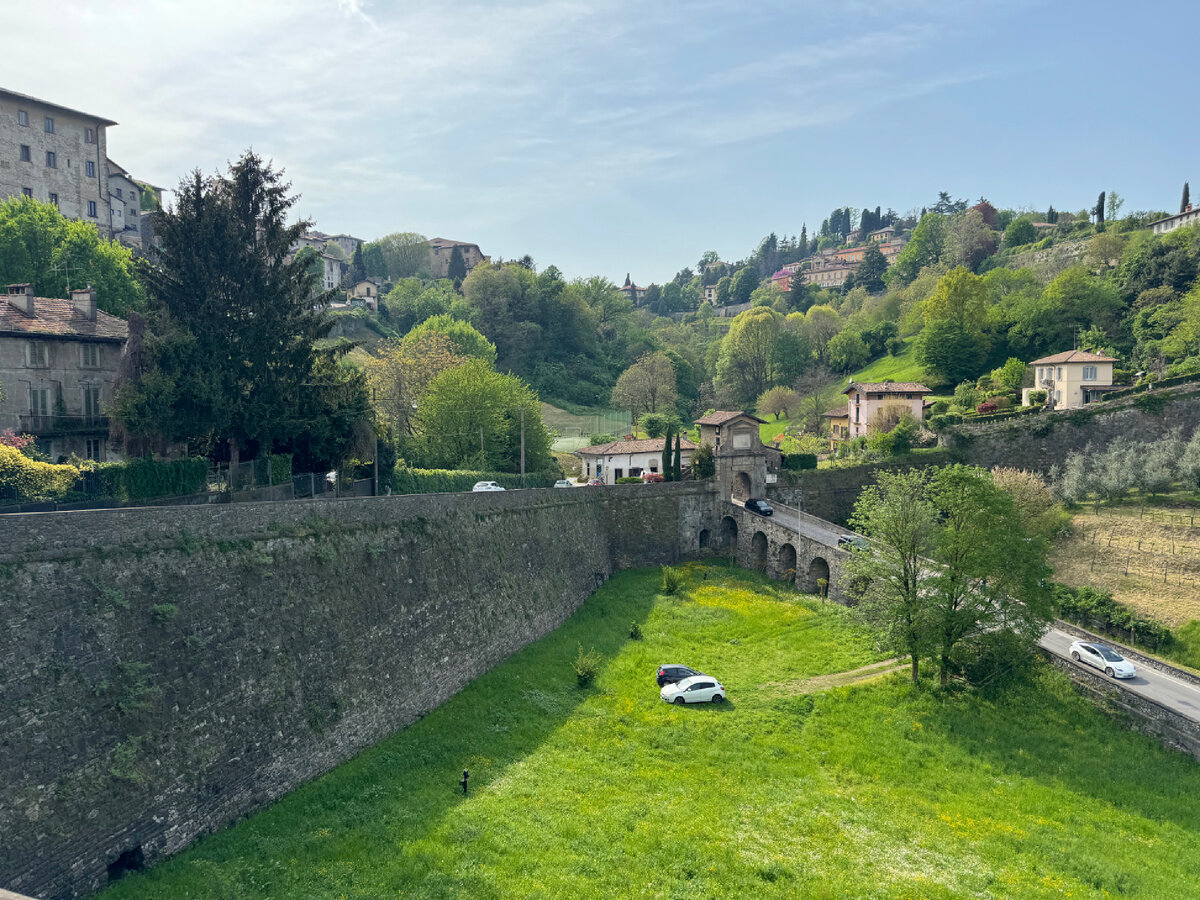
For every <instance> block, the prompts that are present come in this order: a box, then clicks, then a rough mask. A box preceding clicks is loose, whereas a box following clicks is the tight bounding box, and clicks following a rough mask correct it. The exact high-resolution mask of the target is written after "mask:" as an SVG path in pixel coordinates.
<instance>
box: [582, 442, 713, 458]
mask: <svg viewBox="0 0 1200 900" xmlns="http://www.w3.org/2000/svg"><path fill="white" fill-rule="evenodd" d="M663 440H664V439H663V438H649V439H647V440H644V441H613V442H612V443H611V444H596V445H595V446H592V447H584V448H583V449H582V450H576V451H575V452H576V453H581V454H586V455H587V456H609V455H611V454H614V453H662V451H663ZM671 446H674V444H672V445H671ZM680 446H681V448H682V449H684V450H695V449H696V445H695V444H693V443H692V442H691V441H690V440H688V439H687V438H684V439H683V440H682V441H681V442H680Z"/></svg>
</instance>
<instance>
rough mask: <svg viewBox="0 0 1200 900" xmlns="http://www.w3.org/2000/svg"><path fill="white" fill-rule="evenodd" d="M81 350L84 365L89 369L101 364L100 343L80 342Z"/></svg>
mask: <svg viewBox="0 0 1200 900" xmlns="http://www.w3.org/2000/svg"><path fill="white" fill-rule="evenodd" d="M80 350H81V351H82V354H83V366H84V368H87V369H95V368H97V367H99V365H100V345H99V344H80Z"/></svg>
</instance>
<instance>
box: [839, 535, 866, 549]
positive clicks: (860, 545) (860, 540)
mask: <svg viewBox="0 0 1200 900" xmlns="http://www.w3.org/2000/svg"><path fill="white" fill-rule="evenodd" d="M837 544H838V546H839V547H841V548H842V549H843V550H870V549H871V545H870V544H869V543H868V542H867V539H866V538H865V537H859V536H858V535H857V534H843V535H842V536H841V537H840V538H838V541H837Z"/></svg>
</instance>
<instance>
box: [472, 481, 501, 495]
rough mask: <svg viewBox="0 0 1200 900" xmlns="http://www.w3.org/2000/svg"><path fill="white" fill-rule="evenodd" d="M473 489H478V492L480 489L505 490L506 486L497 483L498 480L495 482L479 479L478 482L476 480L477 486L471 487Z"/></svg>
mask: <svg viewBox="0 0 1200 900" xmlns="http://www.w3.org/2000/svg"><path fill="white" fill-rule="evenodd" d="M471 490H472V491H476V492H478V491H502V490H504V488H502V487H500V485H498V484H496V482H494V481H477V482H475V487H473V488H471Z"/></svg>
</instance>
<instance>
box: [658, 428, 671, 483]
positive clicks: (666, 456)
mask: <svg viewBox="0 0 1200 900" xmlns="http://www.w3.org/2000/svg"><path fill="white" fill-rule="evenodd" d="M674 433H675V426H674V425H673V424H672V425H669V426H668V427H667V435H666V437H664V438H663V448H662V468H661V469H660V471H661V472H662V476H663V478H665V479H666V480H667V481H674V480H675V479H674V477H673V476H674V471H673V470H672V467H671V437H672V435H673V434H674Z"/></svg>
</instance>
